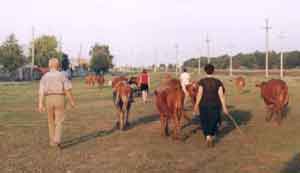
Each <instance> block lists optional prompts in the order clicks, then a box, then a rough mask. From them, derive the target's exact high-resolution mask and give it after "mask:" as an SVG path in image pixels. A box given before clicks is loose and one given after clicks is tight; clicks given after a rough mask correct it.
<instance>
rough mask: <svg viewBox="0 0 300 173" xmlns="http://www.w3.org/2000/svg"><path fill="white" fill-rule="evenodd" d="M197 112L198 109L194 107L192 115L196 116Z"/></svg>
mask: <svg viewBox="0 0 300 173" xmlns="http://www.w3.org/2000/svg"><path fill="white" fill-rule="evenodd" d="M197 111H198V108H197V106H195V107H194V109H193V115H197Z"/></svg>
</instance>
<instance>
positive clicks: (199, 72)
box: [198, 48, 201, 74]
mask: <svg viewBox="0 0 300 173" xmlns="http://www.w3.org/2000/svg"><path fill="white" fill-rule="evenodd" d="M198 74H201V48H199V59H198Z"/></svg>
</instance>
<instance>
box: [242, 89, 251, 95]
mask: <svg viewBox="0 0 300 173" xmlns="http://www.w3.org/2000/svg"><path fill="white" fill-rule="evenodd" d="M250 92H251V90H249V89H246V90H244V91H243V92H242V94H248V93H250Z"/></svg>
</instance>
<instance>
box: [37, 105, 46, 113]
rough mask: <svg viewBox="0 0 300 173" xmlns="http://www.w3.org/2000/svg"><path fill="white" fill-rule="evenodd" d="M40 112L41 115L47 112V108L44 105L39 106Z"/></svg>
mask: <svg viewBox="0 0 300 173" xmlns="http://www.w3.org/2000/svg"><path fill="white" fill-rule="evenodd" d="M38 111H39V112H40V113H43V112H45V107H44V105H43V104H39V106H38Z"/></svg>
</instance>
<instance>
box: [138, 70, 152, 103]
mask: <svg viewBox="0 0 300 173" xmlns="http://www.w3.org/2000/svg"><path fill="white" fill-rule="evenodd" d="M149 87H150V76H149V74H148V73H147V70H145V69H144V70H143V72H142V73H141V74H140V76H139V88H140V89H141V91H142V98H143V103H146V102H147V96H148V92H149Z"/></svg>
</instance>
